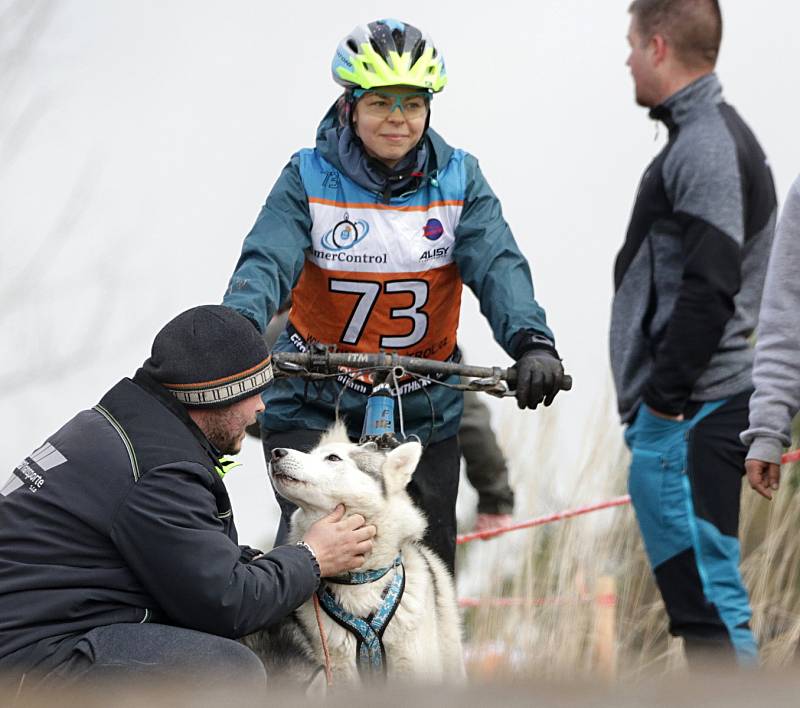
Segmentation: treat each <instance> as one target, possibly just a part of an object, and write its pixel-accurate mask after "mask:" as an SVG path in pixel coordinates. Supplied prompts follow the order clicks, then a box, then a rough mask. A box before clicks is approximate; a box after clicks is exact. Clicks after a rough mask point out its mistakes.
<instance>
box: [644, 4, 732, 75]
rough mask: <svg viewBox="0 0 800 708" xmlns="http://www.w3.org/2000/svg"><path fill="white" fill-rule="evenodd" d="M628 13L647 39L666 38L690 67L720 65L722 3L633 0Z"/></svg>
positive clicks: (682, 60)
mask: <svg viewBox="0 0 800 708" xmlns="http://www.w3.org/2000/svg"><path fill="white" fill-rule="evenodd" d="M628 12H630V13H631V14H632V15H633V17H634V18H635V19H636V28H637V30H638V32H639V34H641V35H642V37H643V38H644V39H650V38H651V37H652V36H653V35H654V34H660V35H663V36H664V37H665V38H666V39H667V41H668V42H669V44H671V45H672V48H673V50H674V51H675V55H676V56H677V57H678V59H679V60H680V61H681V62H682V63H683V64H685V65H686V66H687V67H689V68H691V69H702V68H705V67H713V66H714V65H715V64H716V62H717V55H718V54H719V45H720V42H721V40H722V13H721V12H720V9H719V2H718V0H633V2H632V3H631V5H630V7H629V8H628Z"/></svg>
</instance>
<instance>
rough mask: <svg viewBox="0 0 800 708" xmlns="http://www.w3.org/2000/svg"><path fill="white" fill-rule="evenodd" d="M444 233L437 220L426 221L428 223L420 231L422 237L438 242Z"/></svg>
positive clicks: (440, 223)
mask: <svg viewBox="0 0 800 708" xmlns="http://www.w3.org/2000/svg"><path fill="white" fill-rule="evenodd" d="M443 233H444V226H442V222H441V221H439V219H428V223H427V224H425V227H424V228H423V229H422V235H423V236H424V237H425V238H426V239H428V240H429V241H438V240H439V239H440V238H441V237H442V234H443Z"/></svg>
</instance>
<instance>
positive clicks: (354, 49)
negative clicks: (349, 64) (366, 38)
mask: <svg viewBox="0 0 800 708" xmlns="http://www.w3.org/2000/svg"><path fill="white" fill-rule="evenodd" d="M347 48H348V49H349V50H350V51H351V52H353V54H358V45H357V44H356V40H354V39H353V38H352V37H350V39H348V40H347Z"/></svg>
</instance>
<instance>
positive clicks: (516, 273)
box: [453, 155, 564, 408]
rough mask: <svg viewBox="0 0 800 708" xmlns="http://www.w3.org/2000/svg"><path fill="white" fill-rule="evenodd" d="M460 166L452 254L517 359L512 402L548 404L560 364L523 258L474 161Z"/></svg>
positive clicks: (558, 384)
mask: <svg viewBox="0 0 800 708" xmlns="http://www.w3.org/2000/svg"><path fill="white" fill-rule="evenodd" d="M464 169H465V173H466V190H465V197H464V207H463V210H462V212H461V219H460V221H459V224H458V228H457V229H456V234H455V237H456V240H455V246H454V250H453V257H454V259H455V262H456V264H457V265H458V269H459V272H460V273H461V278H462V280H463V281H464V283H465V284H466V285H467V286H468V287H469V288H470V289H471V290H472V291H473V292H474V293H475V295H476V296H477V298H478V301H479V303H480V308H481V312H482V313H483V315H484V316H485V317H486V319H487V320H488V321H489V324H490V325H491V327H492V332H493V333H494V338H495V340H496V341H497V342H498V344H500V346H501V347H503V349H505V351H506V352H507V353H508V354H509V355H510V356H512V357H513V358H514V359H515V360H516V362H517V363H516V365H515V369H516V371H517V389H516V396H517V405H518V406H519V407H520V408H536V406H537V405H538V404H539V403H540V402H541V401H542V400H544V404H545V405H546V406H547V405H550V403H552V401H553V398H554V397H555V395H556V394H557V393H558V391H559V390H560V388H561V381H562V378H563V376H564V369H563V368H562V366H561V360H560V358H559V356H558V352H557V351H556V348H555V342H554V339H553V333H552V332H551V331H550V328H549V327H548V326H547V322H546V320H545V313H544V310H543V309H542V308H541V306H540V305H539V303H538V302H536V297H535V296H534V292H533V279H532V278H531V271H530V267H529V265H528V261H527V260H526V259H525V257H524V256H523V255H522V253H521V252H520V250H519V247H518V246H517V243H516V241H515V240H514V236H513V234H512V233H511V229H510V228H509V226H508V224H507V223H506V221H505V219H504V218H503V211H502V209H501V207H500V201H499V200H498V199H497V197H496V196H495V194H494V192H492V190H491V188H490V187H489V185H488V183H487V182H486V179H485V178H484V176H483V174H482V173H481V170H480V167H479V166H478V161H477V160H476V159H475V158H474V157H472V156H471V155H467V156H466V157H465V164H464Z"/></svg>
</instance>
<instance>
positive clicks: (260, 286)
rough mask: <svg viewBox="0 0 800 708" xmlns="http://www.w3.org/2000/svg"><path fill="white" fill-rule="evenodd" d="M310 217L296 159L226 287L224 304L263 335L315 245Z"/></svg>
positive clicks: (283, 175) (270, 198)
mask: <svg viewBox="0 0 800 708" xmlns="http://www.w3.org/2000/svg"><path fill="white" fill-rule="evenodd" d="M310 232H311V214H310V212H309V209H308V200H307V195H306V192H305V188H304V187H303V182H302V179H301V177H300V169H299V166H298V159H297V158H296V157H293V158H292V160H291V161H290V162H289V164H288V165H286V167H284V169H283V172H281V175H280V177H279V178H278V181H277V182H276V183H275V186H274V187H273V188H272V191H271V192H270V194H269V196H268V197H267V201H266V204H264V206H263V207H262V208H261V213H260V214H259V215H258V219H257V220H256V223H255V225H254V226H253V228H252V229H251V231H250V233H249V234H247V237H246V238H245V240H244V244H243V245H242V254H241V256H240V257H239V262H238V263H237V264H236V268H235V270H234V272H233V275H232V276H231V279H230V282H229V283H228V289H227V291H226V292H225V297H224V298H223V300H222V304H223V305H227V306H228V307H232V308H233V309H235V310H238V311H239V312H241V313H242V314H243V315H244V316H245V317H247V318H248V319H249V320H251V321H252V322H253V324H255V325H256V326H257V327H258V328H259V330H260V331H261V332H264V331H265V329H266V327H267V322H269V321H270V318H271V317H272V316H273V314H274V313H275V311H276V310H277V309H278V307H279V306H280V305H281V304H282V303H284V302H286V300H288V298H289V294H290V293H291V290H292V288H293V287H294V284H295V283H296V282H297V279H298V277H299V276H300V271H301V270H302V268H303V264H304V262H305V253H304V252H305V249H307V248H309V247H310V246H311V235H310Z"/></svg>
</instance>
